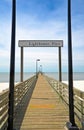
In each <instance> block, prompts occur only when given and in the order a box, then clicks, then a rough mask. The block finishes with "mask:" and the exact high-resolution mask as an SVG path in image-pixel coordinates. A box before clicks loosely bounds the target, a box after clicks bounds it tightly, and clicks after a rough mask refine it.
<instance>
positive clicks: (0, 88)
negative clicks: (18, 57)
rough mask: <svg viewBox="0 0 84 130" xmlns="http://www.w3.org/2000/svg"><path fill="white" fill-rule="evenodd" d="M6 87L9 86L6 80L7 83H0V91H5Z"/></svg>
mask: <svg viewBox="0 0 84 130" xmlns="http://www.w3.org/2000/svg"><path fill="white" fill-rule="evenodd" d="M15 84H17V83H15ZM8 88H9V83H8V82H7V83H0V93H1V92H2V91H5V90H6V89H8Z"/></svg>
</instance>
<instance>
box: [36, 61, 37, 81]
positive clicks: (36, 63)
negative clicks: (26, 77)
mask: <svg viewBox="0 0 84 130" xmlns="http://www.w3.org/2000/svg"><path fill="white" fill-rule="evenodd" d="M36 78H37V60H36Z"/></svg>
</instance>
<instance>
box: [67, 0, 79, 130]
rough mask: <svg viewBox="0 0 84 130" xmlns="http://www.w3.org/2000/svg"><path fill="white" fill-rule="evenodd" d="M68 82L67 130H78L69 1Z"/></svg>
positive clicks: (69, 1)
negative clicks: (75, 110) (75, 115)
mask: <svg viewBox="0 0 84 130" xmlns="http://www.w3.org/2000/svg"><path fill="white" fill-rule="evenodd" d="M68 66H69V67H68V71H69V72H68V81H69V121H70V122H67V123H66V127H67V130H79V128H78V127H77V125H76V124H75V118H74V97H73V96H74V94H73V65H72V32H71V0H68Z"/></svg>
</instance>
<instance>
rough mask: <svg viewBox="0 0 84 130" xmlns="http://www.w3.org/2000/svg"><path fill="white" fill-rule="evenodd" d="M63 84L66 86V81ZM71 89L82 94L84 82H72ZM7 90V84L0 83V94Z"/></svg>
mask: <svg viewBox="0 0 84 130" xmlns="http://www.w3.org/2000/svg"><path fill="white" fill-rule="evenodd" d="M62 82H63V83H65V84H68V81H62ZM17 83H19V82H16V83H15V84H17ZM73 87H74V88H76V89H78V90H80V91H82V92H84V80H74V81H73ZM8 88H9V83H8V82H6V83H0V93H1V92H3V91H5V90H7V89H8Z"/></svg>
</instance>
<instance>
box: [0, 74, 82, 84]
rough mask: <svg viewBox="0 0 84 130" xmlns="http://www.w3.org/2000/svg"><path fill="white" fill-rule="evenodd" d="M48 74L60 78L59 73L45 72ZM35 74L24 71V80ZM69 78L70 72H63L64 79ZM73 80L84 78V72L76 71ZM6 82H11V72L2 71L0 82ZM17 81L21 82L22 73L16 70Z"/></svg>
mask: <svg viewBox="0 0 84 130" xmlns="http://www.w3.org/2000/svg"><path fill="white" fill-rule="evenodd" d="M45 74H46V75H48V76H49V77H52V78H54V79H56V80H58V79H59V73H58V72H56V73H45ZM33 75H35V73H28V72H26V73H25V72H24V76H23V78H24V80H26V79H28V78H29V77H31V76H33ZM67 80H68V73H66V72H63V73H62V81H67ZM73 80H84V72H75V73H73ZM5 82H9V73H5V72H3V73H2V72H1V73H0V83H5ZM15 82H20V73H19V72H16V73H15Z"/></svg>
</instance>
